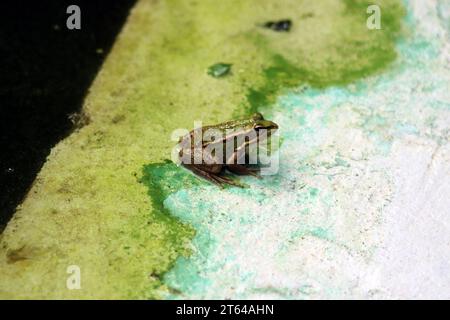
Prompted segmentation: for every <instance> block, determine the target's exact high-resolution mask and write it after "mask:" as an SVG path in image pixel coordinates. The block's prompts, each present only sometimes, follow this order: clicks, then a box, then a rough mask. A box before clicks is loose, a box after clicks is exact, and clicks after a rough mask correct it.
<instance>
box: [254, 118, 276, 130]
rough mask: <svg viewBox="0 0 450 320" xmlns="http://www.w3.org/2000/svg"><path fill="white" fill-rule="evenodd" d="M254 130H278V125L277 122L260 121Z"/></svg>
mask: <svg viewBox="0 0 450 320" xmlns="http://www.w3.org/2000/svg"><path fill="white" fill-rule="evenodd" d="M254 129H255V130H256V131H259V130H261V129H266V130H267V131H271V130H277V129H278V125H277V124H276V123H275V122H272V121H269V120H260V121H258V124H256V125H255V127H254Z"/></svg>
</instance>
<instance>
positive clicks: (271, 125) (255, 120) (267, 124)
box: [252, 112, 278, 133]
mask: <svg viewBox="0 0 450 320" xmlns="http://www.w3.org/2000/svg"><path fill="white" fill-rule="evenodd" d="M252 125H253V129H254V130H256V131H259V130H261V129H265V130H267V131H268V132H269V133H270V132H271V131H272V130H273V131H275V130H277V129H278V125H277V124H276V123H275V122H272V121H270V120H265V119H264V117H263V115H262V114H261V113H259V112H257V113H254V114H253V115H252Z"/></svg>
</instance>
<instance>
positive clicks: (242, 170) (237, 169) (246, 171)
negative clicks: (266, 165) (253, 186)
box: [227, 164, 261, 179]
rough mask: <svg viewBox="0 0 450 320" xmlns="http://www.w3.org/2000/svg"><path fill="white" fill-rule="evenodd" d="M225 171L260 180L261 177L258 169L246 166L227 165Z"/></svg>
mask: <svg viewBox="0 0 450 320" xmlns="http://www.w3.org/2000/svg"><path fill="white" fill-rule="evenodd" d="M227 169H228V170H230V171H231V172H233V173H235V174H238V175H241V176H248V175H250V176H254V177H256V178H258V179H261V176H260V175H259V171H260V170H259V168H249V167H246V166H243V165H241V164H229V165H227Z"/></svg>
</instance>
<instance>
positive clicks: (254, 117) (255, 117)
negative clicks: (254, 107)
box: [252, 112, 264, 121]
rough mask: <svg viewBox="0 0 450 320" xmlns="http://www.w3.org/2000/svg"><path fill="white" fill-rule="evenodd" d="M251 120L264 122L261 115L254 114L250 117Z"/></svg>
mask: <svg viewBox="0 0 450 320" xmlns="http://www.w3.org/2000/svg"><path fill="white" fill-rule="evenodd" d="M252 119H253V120H255V121H257V120H264V117H263V115H262V114H261V113H259V112H256V113H254V114H253V115H252Z"/></svg>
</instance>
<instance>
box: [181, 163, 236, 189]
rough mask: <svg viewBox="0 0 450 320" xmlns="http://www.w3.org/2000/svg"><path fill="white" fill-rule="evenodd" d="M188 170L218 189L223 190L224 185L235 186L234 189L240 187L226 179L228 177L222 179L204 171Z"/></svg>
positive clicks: (195, 168) (197, 169)
mask: <svg viewBox="0 0 450 320" xmlns="http://www.w3.org/2000/svg"><path fill="white" fill-rule="evenodd" d="M189 169H191V170H192V172H194V173H195V174H196V175H198V176H200V177H202V178H204V179H206V180H208V181H210V182H212V183H214V184H215V185H217V186H219V187H220V188H223V187H224V185H225V184H229V185H232V186H236V187H242V185H241V184H239V183H238V182H236V181H234V180H232V179H230V178H228V177H224V176H220V175H218V174H216V173H212V172H207V171H204V170H201V169H199V168H197V167H190V168H189Z"/></svg>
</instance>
